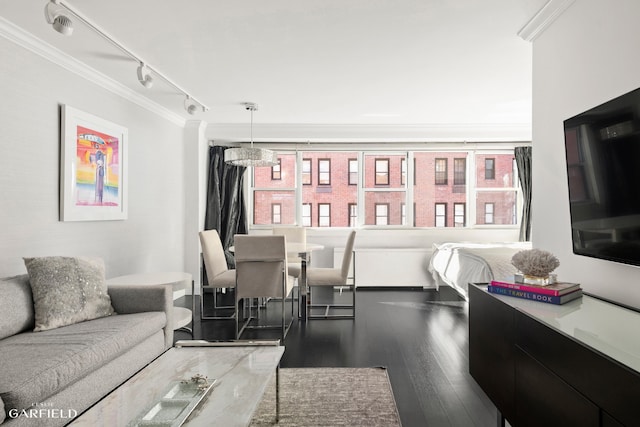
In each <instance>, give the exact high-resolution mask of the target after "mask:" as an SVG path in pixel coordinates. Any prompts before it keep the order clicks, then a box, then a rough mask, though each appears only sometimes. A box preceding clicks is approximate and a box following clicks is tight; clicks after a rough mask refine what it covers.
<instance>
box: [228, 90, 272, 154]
mask: <svg viewBox="0 0 640 427" xmlns="http://www.w3.org/2000/svg"><path fill="white" fill-rule="evenodd" d="M244 106H245V108H246V109H247V110H249V111H251V146H250V147H234V148H228V149H226V150H225V152H224V161H225V162H226V163H229V164H231V165H234V166H254V167H259V166H276V165H277V164H278V154H277V153H276V152H274V151H271V150H267V149H265V148H255V147H254V146H253V112H254V111H256V110H257V109H258V104H255V103H253V102H246V103H245V104H244Z"/></svg>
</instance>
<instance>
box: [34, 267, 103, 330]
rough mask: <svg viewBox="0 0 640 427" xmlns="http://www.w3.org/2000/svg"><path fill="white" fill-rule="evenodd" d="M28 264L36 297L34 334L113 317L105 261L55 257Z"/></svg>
mask: <svg viewBox="0 0 640 427" xmlns="http://www.w3.org/2000/svg"><path fill="white" fill-rule="evenodd" d="M24 264H25V266H26V267H27V272H28V273H29V282H30V283H31V291H32V293H33V303H34V308H35V328H34V331H45V330H48V329H53V328H59V327H60V326H65V325H72V324H74V323H78V322H83V321H85V320H91V319H97V318H99V317H104V316H109V315H111V314H113V312H114V310H113V307H112V306H111V299H109V295H108V294H107V285H106V283H105V279H104V262H103V261H102V259H100V258H73V257H58V256H53V257H42V258H24Z"/></svg>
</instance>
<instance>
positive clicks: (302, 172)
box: [300, 158, 313, 185]
mask: <svg viewBox="0 0 640 427" xmlns="http://www.w3.org/2000/svg"><path fill="white" fill-rule="evenodd" d="M305 163H308V164H309V171H308V172H306V171H305V170H304V165H305ZM300 166H301V176H300V181H301V182H302V185H313V160H312V159H310V158H303V159H302V163H301V165H300ZM305 176H309V182H304V178H305Z"/></svg>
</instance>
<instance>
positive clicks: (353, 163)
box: [349, 159, 358, 185]
mask: <svg viewBox="0 0 640 427" xmlns="http://www.w3.org/2000/svg"><path fill="white" fill-rule="evenodd" d="M349 185H358V159H349Z"/></svg>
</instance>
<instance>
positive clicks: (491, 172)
mask: <svg viewBox="0 0 640 427" xmlns="http://www.w3.org/2000/svg"><path fill="white" fill-rule="evenodd" d="M484 179H496V159H495V158H486V159H484Z"/></svg>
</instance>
